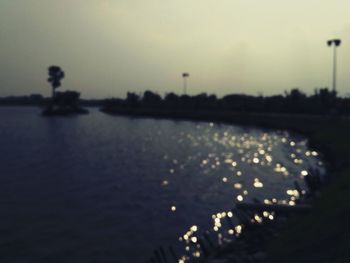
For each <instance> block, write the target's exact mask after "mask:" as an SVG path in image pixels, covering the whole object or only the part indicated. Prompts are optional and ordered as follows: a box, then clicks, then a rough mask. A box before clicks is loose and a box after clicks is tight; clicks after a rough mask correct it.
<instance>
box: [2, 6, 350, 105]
mask: <svg viewBox="0 0 350 263" xmlns="http://www.w3.org/2000/svg"><path fill="white" fill-rule="evenodd" d="M349 10H350V1H349V0H293V1H291V0H264V1H262V0H110V1H108V0H60V1H57V0H0V96H7V95H19V94H30V93H42V94H44V95H49V94H50V92H51V91H50V88H49V84H48V83H47V82H46V77H47V76H46V74H47V72H46V68H47V67H48V66H49V65H52V64H55V65H59V66H61V67H62V68H63V70H64V71H65V72H66V78H65V79H64V80H63V86H62V87H61V88H60V89H62V90H65V89H74V90H78V91H80V92H82V96H83V97H85V98H94V97H96V98H102V97H110V96H114V97H124V96H125V94H126V92H127V91H135V92H143V91H144V90H146V89H150V90H154V91H158V92H159V93H160V94H162V95H163V94H164V93H166V92H170V91H174V92H177V93H181V92H182V79H181V73H182V72H189V73H190V74H191V76H190V79H189V93H191V94H194V93H199V92H207V93H216V94H217V95H219V96H222V95H224V94H228V93H248V94H258V93H263V94H264V95H269V94H276V93H283V91H284V90H286V89H290V88H293V87H300V88H301V89H302V90H304V91H306V92H308V93H311V92H313V89H314V88H316V87H324V86H330V85H331V69H332V68H331V66H332V65H331V61H332V52H331V49H330V48H329V47H327V45H326V40H327V39H330V38H335V37H337V38H341V39H342V40H343V44H342V46H341V47H340V48H339V49H338V52H339V64H338V66H339V72H338V78H339V81H338V88H339V92H340V93H341V94H343V95H345V94H347V93H350V87H349V84H350V74H347V71H348V70H350V60H349V56H350V15H349Z"/></svg>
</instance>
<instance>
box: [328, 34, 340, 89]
mask: <svg viewBox="0 0 350 263" xmlns="http://www.w3.org/2000/svg"><path fill="white" fill-rule="evenodd" d="M327 44H328V46H329V47H331V46H334V48H333V93H334V94H335V93H336V86H337V80H336V78H337V47H339V46H340V44H341V40H340V39H331V40H328V41H327Z"/></svg>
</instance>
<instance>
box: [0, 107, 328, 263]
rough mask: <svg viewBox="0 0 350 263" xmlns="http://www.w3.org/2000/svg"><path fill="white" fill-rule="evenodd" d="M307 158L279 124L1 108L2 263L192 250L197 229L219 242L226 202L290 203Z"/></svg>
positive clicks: (225, 234) (223, 236)
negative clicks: (249, 125)
mask: <svg viewBox="0 0 350 263" xmlns="http://www.w3.org/2000/svg"><path fill="white" fill-rule="evenodd" d="M314 167H318V168H319V169H320V170H321V171H323V169H324V168H323V164H322V162H321V161H320V159H319V156H318V153H317V152H315V151H313V150H312V149H309V148H308V145H307V140H306V138H304V137H302V136H298V135H292V134H290V133H288V132H285V131H272V130H264V129H258V128H246V127H240V126H232V125H221V124H214V123H208V122H190V121H171V120H155V119H133V118H126V117H117V116H109V115H106V114H103V113H101V112H99V111H98V110H97V109H90V114H88V115H83V116H73V117H55V118H45V117H42V116H41V115H40V109H39V108H34V107H1V108H0V203H1V205H0V209H1V216H0V262H6V263H12V262H27V263H39V262H50V263H55V262H65V263H76V262H84V263H90V262H98V263H105V262H115V263H124V262H145V261H146V260H147V259H149V257H150V256H151V255H152V252H153V250H154V249H156V248H158V247H159V246H161V245H162V246H164V247H168V246H172V247H173V248H174V250H175V251H176V253H177V254H178V255H179V256H180V255H188V256H189V255H197V254H196V253H197V251H196V246H195V245H196V238H197V236H199V235H200V234H201V233H203V232H204V231H209V232H210V235H211V236H212V238H213V240H215V242H219V243H220V242H221V243H223V242H227V241H229V240H230V239H231V238H233V237H234V235H235V234H237V232H239V229H230V228H229V226H227V225H225V223H224V222H220V218H224V217H226V216H230V217H231V216H232V218H233V220H234V215H232V214H231V213H230V212H229V211H230V210H231V209H232V208H233V207H234V205H235V203H237V202H250V201H252V200H253V198H257V199H259V200H261V201H264V202H279V203H285V204H289V205H294V202H295V200H296V198H297V196H296V195H295V194H294V182H295V181H298V182H299V184H300V185H301V187H302V188H303V189H305V185H304V181H303V178H302V177H303V176H305V175H306V174H307V173H308V172H309V171H310V169H312V168H314ZM269 216H270V215H269ZM218 218H219V220H218ZM270 219H271V220H273V216H272V215H271V216H270ZM197 256H199V255H197Z"/></svg>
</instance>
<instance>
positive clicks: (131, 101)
mask: <svg viewBox="0 0 350 263" xmlns="http://www.w3.org/2000/svg"><path fill="white" fill-rule="evenodd" d="M139 103H140V97H139V96H138V95H137V94H135V93H133V92H128V93H127V95H126V104H127V105H128V106H131V107H135V106H137V105H139Z"/></svg>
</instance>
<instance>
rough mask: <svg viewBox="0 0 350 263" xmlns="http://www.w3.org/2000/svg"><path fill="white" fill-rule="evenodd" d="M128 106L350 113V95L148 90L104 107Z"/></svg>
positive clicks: (108, 109) (324, 90)
mask: <svg viewBox="0 0 350 263" xmlns="http://www.w3.org/2000/svg"><path fill="white" fill-rule="evenodd" d="M128 109H153V110H155V109H156V110H172V111H176V110H177V111H180V110H187V111H197V110H201V111H235V112H267V113H289V114H349V113H350V98H341V97H337V94H336V93H335V92H333V91H330V90H329V89H328V88H320V89H316V90H315V91H314V94H313V95H309V96H308V95H306V94H305V93H304V92H302V91H300V90H299V89H297V88H295V89H292V90H290V91H288V92H285V94H283V95H274V96H252V95H244V94H230V95H226V96H224V97H222V98H217V97H216V96H215V95H208V94H206V93H201V94H198V95H194V96H189V95H177V94H175V93H172V92H171V93H168V94H166V95H165V96H164V97H161V96H160V95H159V94H157V93H155V92H152V91H146V92H144V93H143V95H137V94H136V93H132V92H128V93H127V97H126V99H106V100H105V101H104V106H103V110H104V111H106V112H113V111H118V110H128Z"/></svg>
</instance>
